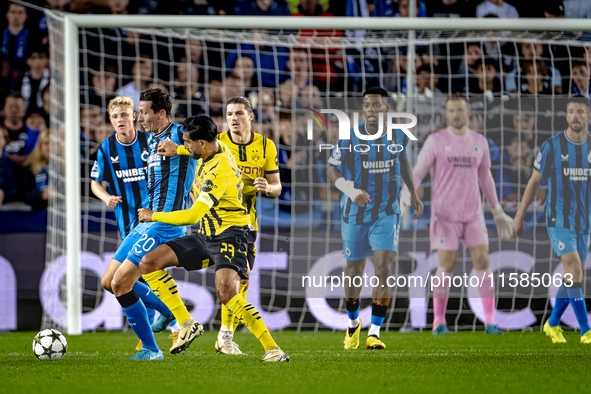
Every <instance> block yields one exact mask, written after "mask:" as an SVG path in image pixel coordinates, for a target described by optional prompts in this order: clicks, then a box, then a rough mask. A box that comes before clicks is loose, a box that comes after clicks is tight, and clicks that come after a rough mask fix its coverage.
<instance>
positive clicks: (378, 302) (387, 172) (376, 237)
mask: <svg viewBox="0 0 591 394" xmlns="http://www.w3.org/2000/svg"><path fill="white" fill-rule="evenodd" d="M389 110H390V104H389V103H388V92H387V91H386V90H384V89H382V88H380V87H373V88H370V89H368V90H367V91H366V92H365V93H363V115H364V116H365V119H366V121H365V122H362V123H360V124H359V125H358V126H357V128H358V130H359V133H362V134H365V135H375V134H376V133H379V132H380V131H381V132H383V134H382V136H381V137H379V138H377V139H375V140H373V141H372V143H373V144H374V145H373V146H372V147H370V149H369V150H367V151H365V152H360V150H365V148H364V149H356V147H357V146H360V145H361V144H360V139H359V137H358V136H357V135H356V134H355V132H354V130H353V128H351V139H350V140H345V139H343V140H339V141H338V143H337V145H336V146H335V148H334V150H333V152H332V155H331V157H330V158H329V160H328V164H329V165H328V170H327V174H328V177H329V179H330V180H331V181H332V182H333V183H334V184H335V186H336V187H337V188H338V189H339V190H340V191H341V192H342V193H343V194H342V196H341V199H340V211H341V235H342V236H343V244H344V249H345V257H346V259H347V273H346V275H347V276H348V277H349V278H351V279H353V278H354V277H358V276H359V277H360V276H361V275H363V270H364V268H365V258H366V257H367V256H368V255H369V254H371V253H372V251H373V261H374V265H375V272H376V276H377V277H378V278H379V284H378V285H377V286H376V287H374V289H373V294H372V302H373V304H372V317H371V327H370V329H369V333H368V337H367V341H366V344H365V346H366V347H367V348H368V349H384V348H385V347H386V345H385V344H384V343H383V342H382V341H381V340H380V327H381V326H382V324H383V323H384V318H385V316H386V311H387V309H388V305H389V303H390V288H389V287H388V286H387V284H386V283H387V282H386V281H387V278H388V277H389V276H390V275H391V274H392V263H393V262H394V258H395V257H396V253H397V252H398V234H399V231H400V223H401V221H400V208H399V205H398V200H399V197H400V190H401V189H402V183H401V182H400V177H401V176H402V179H403V180H404V182H405V183H406V185H407V186H408V188H409V190H410V191H411V201H412V205H413V207H414V208H415V209H416V211H417V213H416V215H415V218H419V217H420V216H421V215H422V212H423V204H422V203H421V201H420V200H419V198H418V197H417V195H416V193H415V190H414V183H413V180H412V170H411V169H412V167H411V165H410V162H409V161H408V158H407V157H406V146H407V144H408V137H407V136H406V134H404V132H402V130H395V133H394V134H393V135H392V138H393V140H392V141H389V140H388V136H387V134H386V130H387V126H386V124H385V122H384V124H381V125H380V124H379V122H380V118H381V119H382V121H385V120H386V119H387V115H386V114H387V113H388V111H389ZM380 113H381V114H382V115H383V116H382V117H380V116H379V115H380ZM363 142H366V141H363ZM366 146H367V145H366ZM401 147H402V149H399V148H401ZM351 148H353V149H351ZM352 284H353V283H348V282H347V281H345V291H346V305H347V314H348V316H349V328H348V329H347V333H346V334H345V341H344V345H345V346H344V347H345V349H357V348H358V347H359V334H360V331H361V320H360V319H359V295H360V293H361V286H359V287H357V286H355V285H354V284H353V286H351V285H352ZM380 284H381V286H380Z"/></svg>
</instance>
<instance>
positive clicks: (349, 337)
mask: <svg viewBox="0 0 591 394" xmlns="http://www.w3.org/2000/svg"><path fill="white" fill-rule="evenodd" d="M350 330H351V328H347V332H346V333H345V340H344V342H343V343H344V344H345V349H347V350H350V349H357V348H358V347H359V333H360V332H361V319H359V325H358V326H357V328H355V331H353V332H349V331H350Z"/></svg>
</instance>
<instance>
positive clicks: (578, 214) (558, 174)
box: [513, 96, 591, 344]
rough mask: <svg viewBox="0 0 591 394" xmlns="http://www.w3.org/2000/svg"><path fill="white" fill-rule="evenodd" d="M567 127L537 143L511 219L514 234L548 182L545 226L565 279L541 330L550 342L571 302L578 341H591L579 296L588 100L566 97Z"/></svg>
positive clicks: (586, 230)
mask: <svg viewBox="0 0 591 394" xmlns="http://www.w3.org/2000/svg"><path fill="white" fill-rule="evenodd" d="M566 121H567V122H568V128H567V129H566V130H565V131H562V132H560V133H558V134H556V135H555V136H554V137H552V138H550V139H548V140H547V141H546V142H544V144H543V145H542V148H541V149H540V152H539V153H538V156H537V158H536V161H535V162H534V167H535V171H533V173H532V176H531V178H530V180H529V182H528V184H527V187H526V188H525V193H524V194H523V200H522V202H521V207H519V211H518V212H517V214H516V215H515V220H514V221H513V233H514V235H516V236H520V235H521V234H522V233H523V230H524V222H523V218H524V216H525V212H526V210H527V207H528V206H529V204H531V203H532V201H533V200H534V197H535V195H536V192H537V191H538V188H539V187H540V182H541V181H542V179H543V178H544V179H546V180H547V181H548V197H547V199H546V227H547V228H548V235H549V236H550V241H551V242H552V248H553V249H554V252H556V255H557V256H558V257H559V258H560V261H562V264H564V271H565V278H564V281H563V283H562V285H561V286H560V288H559V289H558V293H557V294H556V303H555V304H554V308H553V309H552V314H551V315H550V318H549V319H548V321H547V322H546V323H545V324H544V332H545V333H546V335H548V336H549V337H550V338H551V339H552V343H564V342H566V339H565V338H564V335H562V329H561V328H560V318H561V317H562V314H563V313H564V311H565V310H566V308H567V307H568V305H569V304H570V305H571V306H572V307H573V311H574V312H575V316H576V317H577V322H578V323H579V326H580V328H581V339H580V342H581V343H584V344H591V331H590V330H589V321H588V317H587V305H586V303H585V296H584V295H583V287H582V282H583V271H584V266H585V261H586V260H587V252H588V251H589V234H590V233H591V228H590V225H589V200H590V199H591V191H590V190H589V188H590V187H591V182H589V175H590V174H589V172H590V171H589V167H590V164H591V163H590V162H591V139H590V138H589V136H588V134H587V129H588V124H589V121H591V114H590V111H589V99H588V98H586V97H583V96H576V97H571V98H569V99H568V100H567V104H566Z"/></svg>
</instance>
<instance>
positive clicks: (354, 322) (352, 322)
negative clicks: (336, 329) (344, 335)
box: [349, 318, 361, 328]
mask: <svg viewBox="0 0 591 394" xmlns="http://www.w3.org/2000/svg"><path fill="white" fill-rule="evenodd" d="M359 323H361V320H359V318H357V319H355V320H351V319H349V328H355V327H357V326H358V325H359Z"/></svg>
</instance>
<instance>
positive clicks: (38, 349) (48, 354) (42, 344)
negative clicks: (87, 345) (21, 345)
mask: <svg viewBox="0 0 591 394" xmlns="http://www.w3.org/2000/svg"><path fill="white" fill-rule="evenodd" d="M67 351H68V341H66V338H65V337H64V335H63V334H62V333H61V332H59V331H58V330H54V329H53V328H52V329H48V330H43V331H41V332H40V333H38V334H37V335H35V339H33V353H35V356H36V357H37V358H38V359H39V360H51V361H53V360H61V359H62V357H64V356H65V355H66V352H67Z"/></svg>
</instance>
